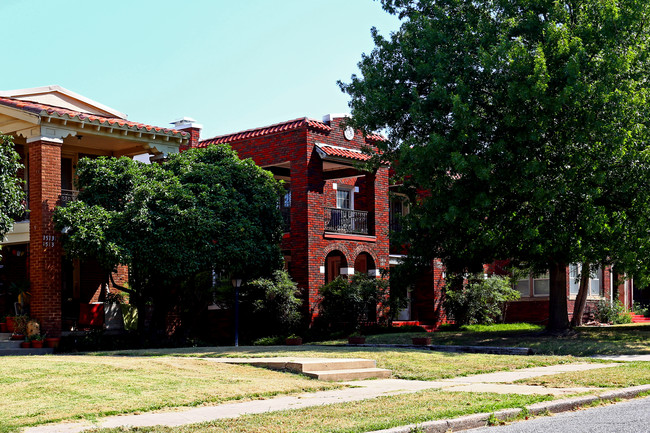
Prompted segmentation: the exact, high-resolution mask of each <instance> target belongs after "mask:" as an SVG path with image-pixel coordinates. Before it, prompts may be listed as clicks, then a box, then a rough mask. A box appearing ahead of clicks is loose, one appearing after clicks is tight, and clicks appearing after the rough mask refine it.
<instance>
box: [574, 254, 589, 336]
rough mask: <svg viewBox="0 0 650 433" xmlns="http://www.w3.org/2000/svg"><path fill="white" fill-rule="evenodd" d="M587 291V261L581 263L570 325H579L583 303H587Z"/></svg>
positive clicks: (583, 312) (582, 313)
mask: <svg viewBox="0 0 650 433" xmlns="http://www.w3.org/2000/svg"><path fill="white" fill-rule="evenodd" d="M588 293H589V263H583V264H582V271H581V273H580V289H578V296H576V302H575V305H574V306H573V318H572V319H571V326H572V327H576V326H581V325H582V316H584V314H585V305H587V294H588Z"/></svg>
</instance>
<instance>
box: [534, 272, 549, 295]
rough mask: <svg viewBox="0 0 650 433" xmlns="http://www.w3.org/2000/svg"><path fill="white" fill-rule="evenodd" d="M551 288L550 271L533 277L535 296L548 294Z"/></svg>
mask: <svg viewBox="0 0 650 433" xmlns="http://www.w3.org/2000/svg"><path fill="white" fill-rule="evenodd" d="M550 292H551V290H550V285H549V278H548V272H546V273H545V274H541V275H535V276H534V277H533V296H548V295H549V293H550Z"/></svg>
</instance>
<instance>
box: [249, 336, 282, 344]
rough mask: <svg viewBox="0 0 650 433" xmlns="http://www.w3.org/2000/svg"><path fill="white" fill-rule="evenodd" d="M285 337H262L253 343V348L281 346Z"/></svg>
mask: <svg viewBox="0 0 650 433" xmlns="http://www.w3.org/2000/svg"><path fill="white" fill-rule="evenodd" d="M284 339H285V337H279V336H277V335H273V336H270V337H262V338H258V339H257V340H255V341H253V346H281V345H283V344H284Z"/></svg>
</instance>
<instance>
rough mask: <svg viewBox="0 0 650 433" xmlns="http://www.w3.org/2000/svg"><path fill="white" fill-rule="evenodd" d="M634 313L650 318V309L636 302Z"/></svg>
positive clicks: (633, 308) (633, 307)
mask: <svg viewBox="0 0 650 433" xmlns="http://www.w3.org/2000/svg"><path fill="white" fill-rule="evenodd" d="M632 311H634V312H635V313H636V314H639V315H641V316H645V317H650V307H648V306H647V305H644V304H642V303H640V302H635V303H634V305H633V306H632Z"/></svg>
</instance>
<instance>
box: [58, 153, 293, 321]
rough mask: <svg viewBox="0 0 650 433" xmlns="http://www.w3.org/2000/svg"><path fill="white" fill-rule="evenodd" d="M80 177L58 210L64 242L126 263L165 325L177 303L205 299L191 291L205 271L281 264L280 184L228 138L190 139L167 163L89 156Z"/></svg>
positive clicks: (247, 274) (251, 270) (134, 292)
mask: <svg viewBox="0 0 650 433" xmlns="http://www.w3.org/2000/svg"><path fill="white" fill-rule="evenodd" d="M77 177H78V181H77V183H78V186H79V189H80V193H79V197H78V201H76V202H73V203H71V204H69V205H68V206H67V207H60V208H57V210H56V212H55V216H54V219H55V222H56V224H57V227H58V228H59V229H62V230H63V231H64V232H66V233H67V236H66V237H65V238H64V248H65V250H66V252H67V253H68V254H69V255H70V256H72V257H81V258H93V259H96V260H98V261H99V262H100V263H101V264H102V265H103V266H104V268H105V269H106V270H107V275H108V274H109V273H110V271H111V270H113V269H114V268H115V267H116V266H117V265H120V264H121V265H128V266H129V287H122V289H123V290H126V291H127V292H129V293H130V294H131V299H132V300H133V301H134V302H135V303H136V304H137V305H138V306H140V307H142V306H144V305H145V304H146V303H152V305H154V307H155V309H154V312H156V311H157V312H158V313H159V314H157V315H156V319H157V320H156V322H157V323H156V324H155V326H156V327H158V328H160V326H162V322H163V317H164V314H165V313H166V312H167V310H168V309H169V308H170V307H171V306H172V304H174V303H176V302H179V301H183V300H185V301H189V300H196V299H199V300H200V299H203V300H204V301H205V300H206V298H205V296H203V297H201V296H195V295H196V294H195V293H191V291H192V290H196V287H197V285H198V286H202V287H205V284H202V282H205V280H206V277H205V274H208V275H209V274H211V273H212V272H213V271H214V272H216V273H219V274H224V273H227V274H231V275H237V276H242V277H244V278H246V279H248V278H251V279H252V278H256V277H260V276H264V275H270V274H271V273H272V271H273V270H274V269H277V268H279V267H280V265H281V254H280V250H279V242H280V236H281V223H282V219H281V215H280V213H279V211H278V208H277V203H278V197H279V195H280V194H281V193H282V187H281V186H280V185H279V184H278V183H277V182H276V181H275V180H274V179H273V177H272V175H271V174H270V173H268V172H266V171H264V170H262V169H261V168H259V167H257V166H256V165H255V164H254V163H253V162H252V161H251V160H240V159H239V158H238V157H237V155H236V153H235V152H234V151H232V150H231V149H230V148H229V147H228V146H225V145H222V146H210V147H208V148H206V149H191V150H188V151H186V152H184V153H182V154H176V155H172V156H170V158H169V161H168V162H166V163H164V164H162V165H158V164H151V165H148V164H143V163H140V162H137V161H133V160H131V159H128V158H120V159H115V158H97V159H93V160H91V159H83V160H80V162H79V164H78V166H77ZM201 275H203V276H201ZM211 279H212V278H211V277H209V276H208V278H207V281H210V280H211ZM208 287H209V284H208ZM188 292H190V293H188ZM194 313H195V312H194ZM140 316H141V317H142V316H143V315H140Z"/></svg>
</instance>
